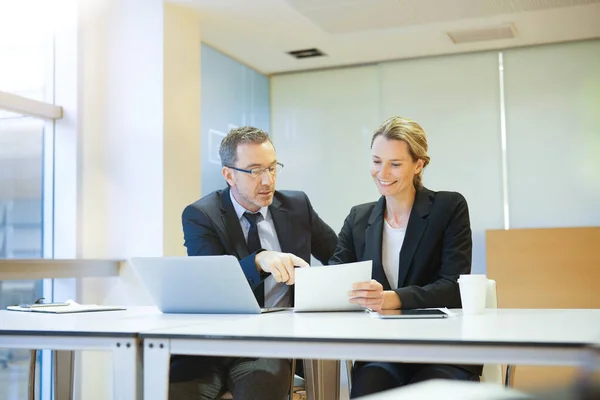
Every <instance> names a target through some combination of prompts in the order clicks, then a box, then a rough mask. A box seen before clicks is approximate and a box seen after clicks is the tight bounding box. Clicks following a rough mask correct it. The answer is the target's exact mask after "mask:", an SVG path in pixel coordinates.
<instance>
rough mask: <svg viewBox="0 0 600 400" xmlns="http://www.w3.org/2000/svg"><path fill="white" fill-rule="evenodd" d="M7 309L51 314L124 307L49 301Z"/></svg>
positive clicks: (116, 309) (113, 309)
mask: <svg viewBox="0 0 600 400" xmlns="http://www.w3.org/2000/svg"><path fill="white" fill-rule="evenodd" d="M6 309H7V310H10V311H22V312H37V313H49V314H69V313H83V312H96V311H121V310H125V308H123V307H113V306H99V305H97V304H79V303H76V302H74V301H67V302H65V303H47V304H23V305H20V306H8V307H6Z"/></svg>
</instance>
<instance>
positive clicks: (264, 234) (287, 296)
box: [229, 190, 292, 307]
mask: <svg viewBox="0 0 600 400" xmlns="http://www.w3.org/2000/svg"><path fill="white" fill-rule="evenodd" d="M229 196H230V197H231V202H232V203H233V208H234V209H235V213H236V214H237V217H238V220H239V221H240V225H241V227H242V232H243V233H244V239H246V243H248V231H249V230H250V222H248V220H247V219H246V217H244V213H245V212H251V211H248V210H246V209H245V208H244V207H243V206H242V205H240V203H238V202H237V200H236V199H235V197H233V193H232V192H231V190H230V191H229ZM258 212H259V213H260V215H261V216H259V217H258V218H257V223H256V226H257V228H258V237H259V238H260V245H261V247H262V248H263V249H265V250H272V251H281V246H280V245H279V239H278V238H277V232H276V231H275V224H274V223H273V216H272V215H271V212H270V211H269V208H268V207H263V208H261V209H260V210H258ZM291 305H292V293H291V291H290V287H289V286H288V285H286V284H285V283H277V282H276V281H275V279H274V278H273V276H272V275H270V276H269V277H268V278H267V279H265V307H291Z"/></svg>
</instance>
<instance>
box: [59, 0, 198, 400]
mask: <svg viewBox="0 0 600 400" xmlns="http://www.w3.org/2000/svg"><path fill="white" fill-rule="evenodd" d="M78 6H79V9H78V19H79V25H78V26H75V27H73V29H71V30H70V32H69V33H63V34H61V35H59V37H58V38H57V82H59V83H60V84H59V85H57V102H59V103H60V104H61V105H64V106H65V118H64V119H63V120H61V121H60V122H59V123H57V129H56V136H57V144H56V152H57V154H56V162H57V169H56V177H55V181H56V204H57V214H56V234H55V238H56V243H57V245H56V250H57V252H56V256H57V257H77V258H88V259H89V258H108V259H127V258H130V257H133V256H162V255H178V254H184V252H183V250H184V249H183V234H182V231H181V219H180V218H181V217H180V216H181V212H182V211H183V207H184V206H185V205H186V204H188V203H189V202H191V201H194V200H195V199H197V198H198V197H199V195H200V163H199V162H198V160H199V159H200V134H199V133H200V25H199V18H198V15H197V13H196V12H194V11H193V10H188V9H187V8H182V7H181V6H177V5H173V4H167V3H165V4H163V1H162V0H128V1H126V2H124V1H121V0H85V1H80V2H79V4H78ZM63 238H64V240H63ZM56 286H57V287H59V288H60V289H61V290H59V291H58V292H60V293H62V294H64V293H66V292H67V290H64V289H72V282H71V281H69V280H67V281H62V282H57V285H56ZM55 289H56V288H55ZM56 292H57V291H56V290H55V294H56ZM55 298H56V300H65V298H57V297H56V296H55ZM77 299H78V300H79V301H82V302H85V303H98V304H103V303H104V304H124V305H138V304H151V300H150V298H149V296H148V294H147V292H146V290H145V289H144V288H143V286H142V284H141V282H139V281H138V280H137V278H136V277H135V275H134V274H133V272H132V270H131V268H130V267H126V268H125V269H124V270H123V271H122V272H121V276H120V277H118V278H117V277H115V278H102V279H91V278H90V279H84V280H82V282H79V284H78V285H77ZM109 398H112V361H111V358H110V357H109V356H108V355H106V354H101V353H91V352H81V354H79V355H78V358H77V364H76V392H75V399H85V400H92V399H93V400H95V399H98V400H99V399H109Z"/></svg>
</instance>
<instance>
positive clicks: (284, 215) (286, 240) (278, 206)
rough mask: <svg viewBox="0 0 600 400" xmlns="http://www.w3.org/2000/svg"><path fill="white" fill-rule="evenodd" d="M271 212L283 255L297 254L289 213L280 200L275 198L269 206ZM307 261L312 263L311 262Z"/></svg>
mask: <svg viewBox="0 0 600 400" xmlns="http://www.w3.org/2000/svg"><path fill="white" fill-rule="evenodd" d="M269 211H271V216H272V217H273V225H274V226H275V232H276V233H277V239H278V240H279V246H281V251H282V252H283V253H293V254H296V251H295V248H294V237H293V236H292V226H291V224H290V219H289V216H288V212H287V210H286V209H285V207H284V206H283V204H282V203H281V201H280V200H279V199H278V198H276V197H274V198H273V202H272V203H271V205H270V206H269ZM306 261H307V262H310V260H306Z"/></svg>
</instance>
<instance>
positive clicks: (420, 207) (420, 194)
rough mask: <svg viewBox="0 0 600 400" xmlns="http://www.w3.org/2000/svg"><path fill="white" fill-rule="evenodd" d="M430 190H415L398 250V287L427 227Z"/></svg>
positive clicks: (402, 281) (430, 203) (401, 285)
mask: <svg viewBox="0 0 600 400" xmlns="http://www.w3.org/2000/svg"><path fill="white" fill-rule="evenodd" d="M432 200H433V198H432V196H431V192H430V191H429V190H427V189H425V188H423V189H421V190H417V193H416V195H415V202H414V203H413V207H412V210H411V212H410V217H409V219H408V224H407V226H406V235H405V236H404V242H403V243H402V249H401V250H400V265H399V266H398V267H399V273H398V287H403V286H404V281H405V280H406V275H407V274H408V269H409V268H410V265H411V263H412V259H413V256H414V255H415V251H416V250H417V247H419V243H420V242H421V238H422V237H423V233H424V232H425V229H426V228H427V216H428V215H429V212H430V211H431V205H432Z"/></svg>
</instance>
